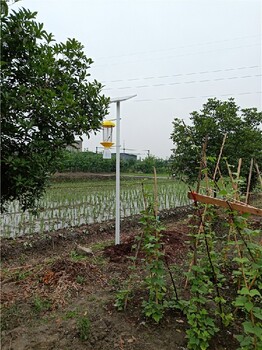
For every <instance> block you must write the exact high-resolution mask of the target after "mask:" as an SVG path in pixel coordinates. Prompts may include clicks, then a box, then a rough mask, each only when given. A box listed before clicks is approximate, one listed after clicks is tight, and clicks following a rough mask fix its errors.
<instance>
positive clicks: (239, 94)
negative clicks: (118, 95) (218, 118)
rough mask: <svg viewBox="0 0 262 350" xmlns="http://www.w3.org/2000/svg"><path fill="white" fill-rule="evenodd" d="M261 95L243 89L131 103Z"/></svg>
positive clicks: (135, 100)
mask: <svg viewBox="0 0 262 350" xmlns="http://www.w3.org/2000/svg"><path fill="white" fill-rule="evenodd" d="M257 94H260V95H262V91H254V92H252V91H245V92H238V93H235V92H232V93H226V94H220V95H217V94H212V95H211V94H210V95H198V96H182V97H171V96H170V97H162V98H154V99H134V100H133V101H132V102H133V103H140V102H153V101H168V100H190V99H194V98H215V97H232V96H241V95H257Z"/></svg>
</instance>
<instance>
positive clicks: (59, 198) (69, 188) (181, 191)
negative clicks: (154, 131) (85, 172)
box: [0, 179, 189, 238]
mask: <svg viewBox="0 0 262 350" xmlns="http://www.w3.org/2000/svg"><path fill="white" fill-rule="evenodd" d="M142 182H143V185H142ZM142 186H143V188H144V192H145V193H147V197H150V196H152V193H153V180H152V179H146V180H141V179H137V180H134V179H132V180H131V179H127V180H123V181H121V190H120V200H121V204H120V215H121V218H124V217H127V216H132V215H135V214H138V213H140V212H141V210H143V209H144V198H143V191H142ZM187 191H188V188H187V186H186V185H185V184H184V183H182V182H179V181H175V180H170V179H161V180H158V207H159V209H160V210H162V209H170V208H175V207H177V206H181V205H186V204H188V203H189V202H188V199H187ZM148 200H150V199H149V198H148ZM38 206H39V210H38V212H37V214H36V215H34V214H33V213H32V212H30V211H25V212H22V211H21V210H20V208H19V204H18V203H17V202H12V203H11V204H10V205H9V208H8V211H7V212H6V213H4V214H2V215H1V221H0V225H1V226H0V227H1V236H2V237H10V238H11V237H12V238H14V237H18V236H22V235H28V234H29V235H31V234H42V233H44V232H48V231H53V230H58V229H61V228H68V227H74V226H80V225H82V224H90V223H99V222H103V221H106V220H110V219H113V218H115V181H114V180H105V181H103V180H101V181H97V180H88V181H81V182H79V181H76V182H63V183H54V184H52V185H51V186H50V187H49V188H48V189H47V191H46V194H45V196H44V197H43V199H42V200H41V201H39V203H38Z"/></svg>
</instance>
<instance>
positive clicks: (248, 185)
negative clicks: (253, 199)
mask: <svg viewBox="0 0 262 350" xmlns="http://www.w3.org/2000/svg"><path fill="white" fill-rule="evenodd" d="M253 163H254V159H253V158H252V159H251V162H250V168H249V175H248V182H247V193H246V204H247V203H248V199H249V189H250V183H251V177H252V170H253Z"/></svg>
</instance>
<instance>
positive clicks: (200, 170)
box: [196, 136, 207, 193]
mask: <svg viewBox="0 0 262 350" xmlns="http://www.w3.org/2000/svg"><path fill="white" fill-rule="evenodd" d="M206 148H207V136H206V137H205V142H204V143H203V145H202V152H201V159H200V167H199V172H198V179H197V189H196V192H197V193H198V192H199V189H200V182H201V174H202V170H203V167H204V161H203V158H204V154H205V153H206Z"/></svg>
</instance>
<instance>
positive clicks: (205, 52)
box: [96, 41, 261, 67]
mask: <svg viewBox="0 0 262 350" xmlns="http://www.w3.org/2000/svg"><path fill="white" fill-rule="evenodd" d="M253 46H260V47H261V42H260V41H259V42H258V43H256V44H248V45H239V46H235V47H232V46H231V47H223V48H217V49H213V50H207V51H198V52H192V53H182V54H177V55H171V56H164V57H162V56H158V57H157V56H150V57H149V58H143V59H142V60H134V61H132V63H139V62H143V63H145V62H152V61H154V60H162V61H163V60H170V59H174V58H176V57H189V56H192V55H199V54H209V53H216V52H223V53H225V52H226V51H228V50H236V49H242V48H247V47H253ZM130 63H131V62H130V61H121V60H120V61H118V62H114V63H112V62H111V63H103V64H96V67H105V66H109V65H110V66H116V65H120V64H121V65H125V64H130Z"/></svg>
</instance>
